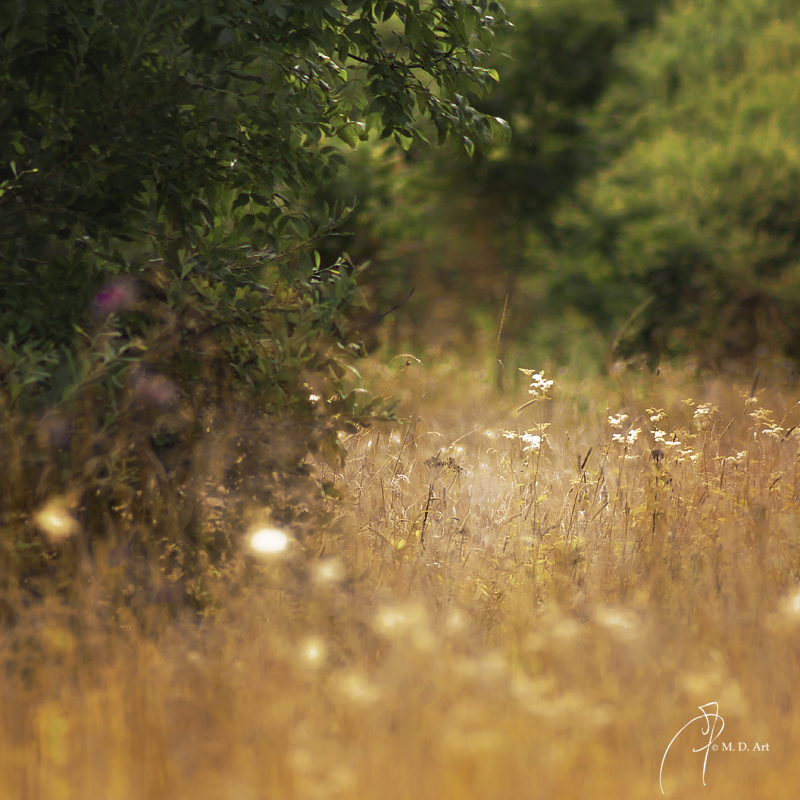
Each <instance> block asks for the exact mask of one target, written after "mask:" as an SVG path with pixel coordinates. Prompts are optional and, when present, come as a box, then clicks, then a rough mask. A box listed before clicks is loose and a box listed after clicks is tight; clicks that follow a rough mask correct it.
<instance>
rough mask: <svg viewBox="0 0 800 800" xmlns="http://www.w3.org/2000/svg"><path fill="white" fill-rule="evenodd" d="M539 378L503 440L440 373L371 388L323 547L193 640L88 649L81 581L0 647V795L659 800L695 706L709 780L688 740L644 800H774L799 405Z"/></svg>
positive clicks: (269, 579) (786, 680)
mask: <svg viewBox="0 0 800 800" xmlns="http://www.w3.org/2000/svg"><path fill="white" fill-rule="evenodd" d="M549 377H554V378H555V386H554V387H552V389H551V390H550V391H549V394H550V395H551V399H546V398H544V397H542V396H540V397H539V399H538V400H537V402H534V403H532V404H530V405H528V406H527V407H526V408H524V409H523V410H522V411H520V412H519V413H517V414H514V413H513V410H514V409H515V408H516V407H518V406H520V405H522V404H523V403H525V402H527V401H528V400H531V399H535V398H532V397H530V396H528V395H527V394H525V391H524V388H523V389H521V391H520V393H519V395H518V396H510V395H506V396H496V395H494V394H493V393H492V392H491V391H490V389H489V388H488V387H487V385H486V384H485V383H482V382H481V380H480V379H479V376H476V375H473V374H470V372H469V370H468V369H466V368H464V367H463V365H455V364H454V365H452V366H451V367H447V366H442V367H440V368H438V369H437V370H435V371H426V370H425V369H423V368H422V367H419V366H418V365H415V364H410V365H409V366H407V368H404V369H403V370H401V372H400V374H399V375H398V376H397V378H396V380H394V379H391V378H390V377H387V376H383V375H381V374H380V370H379V369H378V368H377V367H376V375H375V376H373V379H374V380H376V381H378V382H380V381H383V382H384V385H387V384H388V385H390V390H391V391H392V392H393V393H394V394H395V395H396V397H397V398H398V399H399V400H400V401H401V412H403V413H404V414H405V416H406V417H408V418H409V419H410V420H411V422H410V423H409V424H408V425H406V426H400V427H397V428H395V429H391V428H388V427H387V428H385V429H383V430H380V431H377V430H373V431H366V432H363V433H361V434H358V435H354V436H352V437H351V438H350V439H349V441H348V442H347V445H348V448H349V451H350V458H349V462H348V464H347V467H346V471H345V473H344V476H343V477H344V482H345V483H346V485H347V486H348V489H349V494H348V496H347V497H346V498H345V499H344V500H342V501H340V502H339V504H338V507H337V511H338V516H339V520H338V522H337V523H336V524H334V525H332V526H331V527H330V528H329V529H326V530H323V531H319V532H318V534H317V536H316V537H313V538H312V539H310V540H307V541H306V542H305V543H297V544H296V545H295V546H293V548H290V550H289V551H288V552H287V553H285V554H283V555H282V556H280V557H278V556H276V557H274V558H272V560H270V559H268V558H266V559H262V560H261V561H259V562H255V561H254V560H253V558H252V557H249V556H248V557H247V558H243V559H242V560H241V562H239V563H238V564H237V565H236V566H235V568H233V569H232V570H231V574H230V575H229V576H227V577H225V578H223V577H221V578H220V581H219V586H218V587H217V588H218V591H219V593H220V601H221V602H220V605H219V606H218V610H217V611H216V612H215V614H214V615H209V616H208V617H207V618H206V619H203V620H202V621H200V622H198V621H197V620H196V619H194V618H190V617H188V616H187V617H186V618H184V617H182V616H180V615H179V616H178V617H177V618H176V619H173V618H169V619H168V618H167V617H169V615H168V614H167V613H166V611H165V609H163V608H161V607H159V606H157V605H153V606H151V607H148V608H146V609H145V610H144V611H142V612H141V613H140V615H139V618H138V620H137V619H134V616H133V615H132V614H130V615H129V616H126V615H127V614H128V612H121V613H120V614H119V615H118V618H117V619H116V620H114V621H113V623H112V622H111V621H109V620H108V619H106V617H105V616H104V612H103V609H104V604H103V601H102V594H101V592H100V590H99V588H98V587H99V586H101V585H102V584H103V581H102V579H101V578H102V575H100V574H99V573H101V572H102V571H103V570H110V569H113V568H114V567H110V566H103V561H102V558H100V557H99V556H98V557H96V558H95V559H94V561H93V562H92V563H87V564H86V565H85V567H84V568H85V569H86V571H87V578H93V579H92V580H87V588H86V590H85V592H83V593H82V595H81V596H80V597H79V598H78V599H77V601H76V605H74V606H72V607H65V606H63V605H60V604H59V603H58V602H57V601H56V600H55V599H54V598H50V599H47V598H46V599H45V600H44V601H43V602H41V603H38V604H36V605H34V606H33V607H32V608H31V609H29V611H28V612H27V613H26V614H25V615H23V617H22V618H21V619H20V620H19V621H18V623H17V624H16V625H15V626H13V627H8V628H6V629H5V631H4V632H3V633H1V634H0V637H2V638H0V643H1V644H2V650H3V658H4V662H5V667H6V673H5V676H4V677H3V680H2V682H1V683H0V704H2V715H0V720H1V722H0V787H2V788H0V795H2V796H3V797H8V798H20V800H23V799H24V800H34V799H35V800H38V799H39V798H42V800H59V799H60V798H73V797H74V798H86V797H89V798H104V799H105V800H118V799H119V800H127V799H128V798H136V799H137V800H139V799H141V798H146V799H148V800H150V799H152V800H160V798H170V800H178V798H192V800H205V799H206V798H207V799H208V800H221V799H222V798H232V799H233V798H236V800H251V799H252V800H260V799H261V798H265V799H266V798H270V800H272V799H273V798H295V797H296V798H337V797H341V798H373V797H374V798H381V799H382V800H384V799H385V800H392V798H414V799H415V800H425V799H426V798H431V800H433V799H434V798H436V799H437V800H438V799H439V798H468V797H469V798H471V797H474V798H481V799H482V800H483V799H484V798H486V799H487V800H488V798H498V800H499V798H503V799H504V800H505V799H506V798H527V797H535V798H572V797H575V798H578V797H580V798H584V797H598V798H649V797H657V796H661V794H660V790H659V770H660V767H661V761H662V757H663V756H664V752H665V749H666V747H667V745H668V744H669V742H670V740H671V739H672V737H673V736H674V735H675V734H676V733H678V731H679V730H680V729H681V727H682V726H683V725H685V724H686V723H687V722H689V721H690V720H691V719H692V718H693V717H695V716H697V715H699V713H700V712H699V711H698V710H697V709H698V706H700V705H705V704H708V703H712V702H716V703H718V704H719V714H720V715H721V716H722V717H723V718H724V720H725V729H724V733H723V734H722V736H721V737H720V738H719V739H718V740H717V744H718V745H721V744H722V743H723V742H724V743H728V742H732V743H733V745H734V749H735V750H736V752H724V751H722V748H720V750H719V751H713V752H710V753H709V754H708V756H709V757H708V763H707V767H706V773H705V780H706V784H707V786H706V787H705V788H703V785H702V781H703V756H704V753H703V752H701V753H693V752H692V748H693V747H700V746H702V745H703V744H705V743H706V742H707V741H708V738H707V737H706V738H704V737H703V736H702V735H701V732H700V728H701V727H702V726H701V725H700V724H698V723H695V724H694V725H693V726H692V727H690V728H689V729H688V730H687V731H686V732H684V734H682V735H681V737H680V738H679V739H678V740H677V741H676V743H675V744H674V745H673V747H672V749H671V750H670V753H669V756H668V758H667V761H666V764H665V767H664V773H663V778H664V789H665V791H666V794H667V795H668V796H672V797H700V796H702V797H704V798H717V797H719V798H723V797H724V798H731V797H738V798H755V797H769V798H771V799H775V800H777V799H778V798H794V797H796V796H798V792H799V791H800V773H798V771H797V769H796V767H795V766H794V762H793V759H794V755H795V752H796V750H797V747H798V745H800V717H798V715H797V713H796V708H795V702H796V701H795V699H794V698H795V697H796V696H797V690H798V688H799V686H798V662H799V660H800V593H798V579H799V578H800V550H799V546H800V541H799V539H798V533H799V532H800V528H799V527H798V495H797V489H798V446H799V443H800V440H799V439H798V437H797V435H796V434H797V430H796V429H792V426H794V425H796V424H798V422H799V421H800V413H798V411H797V410H796V409H798V408H799V407H798V406H797V405H796V401H797V397H796V396H794V394H793V393H792V392H791V390H789V389H781V390H779V389H777V388H775V389H769V390H766V391H762V392H759V393H758V394H757V396H756V398H755V399H750V398H749V392H748V391H747V389H749V388H750V387H742V388H744V389H745V391H744V392H743V394H740V391H739V388H737V387H735V386H732V385H731V384H730V382H725V381H722V380H717V381H708V382H705V383H700V382H697V381H695V380H693V379H692V378H690V377H688V376H686V375H683V374H679V373H672V372H669V371H663V372H662V373H661V374H660V375H659V376H655V377H653V376H650V377H642V376H633V377H625V376H620V377H618V378H617V379H615V380H613V381H612V380H607V381H602V382H601V381H597V382H588V381H587V382H584V383H581V384H579V383H576V382H574V381H573V382H570V378H569V376H568V375H560V376H550V375H545V378H549ZM690 398H693V399H690ZM703 404H711V405H710V406H704V405H703ZM648 409H651V411H648ZM662 412H664V416H661V414H662ZM619 415H627V417H628V418H627V419H625V420H622V419H619V420H618V427H616V428H615V427H613V426H612V425H611V424H610V423H609V419H608V418H609V416H613V417H619ZM651 417H654V418H658V417H661V418H660V419H654V420H652V421H651ZM632 429H633V430H636V429H641V430H640V432H639V433H638V436H634V435H632V434H631V433H630V431H631V430H632ZM657 431H663V432H664V433H663V435H660V434H656V432H657ZM526 432H528V433H529V438H528V439H525V440H523V439H520V438H518V437H516V436H515V437H514V438H510V437H511V435H512V434H523V433H526ZM615 435H616V437H617V440H616V441H615V440H614V436H615ZM533 436H543V437H544V438H543V442H542V443H541V446H540V447H539V449H538V452H537V451H536V442H535V439H533V438H531V437H533ZM634 440H635V441H634ZM526 447H530V448H531V449H530V450H528V451H527V452H526V450H525V448H526ZM237 570H238V572H237ZM236 575H238V576H239V579H238V584H237V583H233V584H232V583H231V576H236ZM223 593H226V594H224V595H223ZM739 742H745V743H746V744H747V746H748V747H749V748H750V749H749V750H748V751H747V752H738V747H739V744H738V743H739ZM756 743H758V744H759V745H764V744H768V746H769V750H768V751H766V752H761V751H758V752H754V749H753V746H754V744H756Z"/></svg>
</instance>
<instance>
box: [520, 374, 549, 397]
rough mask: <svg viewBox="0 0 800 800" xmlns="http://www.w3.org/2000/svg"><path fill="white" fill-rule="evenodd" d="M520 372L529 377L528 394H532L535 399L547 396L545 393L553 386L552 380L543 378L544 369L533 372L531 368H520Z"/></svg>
mask: <svg viewBox="0 0 800 800" xmlns="http://www.w3.org/2000/svg"><path fill="white" fill-rule="evenodd" d="M520 372H522V373H523V374H524V375H527V376H528V377H529V378H530V379H531V385H530V388H529V389H528V394H530V395H533V396H534V397H535V398H536V399H537V400H544V399H545V398H546V397H547V393H548V392H549V391H550V389H552V388H553V381H552V380H546V379H545V377H544V370H542V371H541V372H535V371H534V370H532V369H522V368H520Z"/></svg>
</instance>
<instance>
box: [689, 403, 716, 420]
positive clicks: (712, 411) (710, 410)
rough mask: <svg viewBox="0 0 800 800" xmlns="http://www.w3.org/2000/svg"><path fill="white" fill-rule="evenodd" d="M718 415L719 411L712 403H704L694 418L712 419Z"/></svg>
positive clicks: (698, 407)
mask: <svg viewBox="0 0 800 800" xmlns="http://www.w3.org/2000/svg"><path fill="white" fill-rule="evenodd" d="M716 414H719V409H718V408H717V407H716V406H713V405H711V403H703V404H702V405H699V406H697V408H696V409H695V410H694V418H695V419H698V420H703V419H711V417H713V416H715V415H716Z"/></svg>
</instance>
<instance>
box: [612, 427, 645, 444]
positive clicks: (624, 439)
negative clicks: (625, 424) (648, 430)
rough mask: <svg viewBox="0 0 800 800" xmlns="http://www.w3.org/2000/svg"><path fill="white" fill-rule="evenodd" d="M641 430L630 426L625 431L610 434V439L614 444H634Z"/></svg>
mask: <svg viewBox="0 0 800 800" xmlns="http://www.w3.org/2000/svg"><path fill="white" fill-rule="evenodd" d="M641 432H642V429H641V428H631V429H630V430H629V431H628V432H627V433H615V434H613V435H612V436H611V441H612V442H615V443H616V444H624V445H626V446H627V445H630V444H635V443H636V440H637V439H638V438H639V434H640V433H641Z"/></svg>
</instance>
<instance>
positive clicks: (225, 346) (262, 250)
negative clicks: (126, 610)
mask: <svg viewBox="0 0 800 800" xmlns="http://www.w3.org/2000/svg"><path fill="white" fill-rule="evenodd" d="M490 5H491V8H490ZM505 24H506V23H505V16H504V12H503V9H502V7H500V6H498V5H497V4H495V3H492V4H488V3H486V2H481V3H478V4H477V5H464V4H457V5H455V6H452V5H450V4H444V3H424V4H420V3H419V2H416V1H413V2H409V3H396V2H385V0H376V2H370V1H369V0H368V1H367V2H365V1H364V0H350V1H349V2H346V3H345V2H338V1H337V0H332V2H330V3H317V2H308V1H307V0H276V1H275V2H270V3H265V4H258V5H257V4H254V3H252V2H250V0H225V2H221V3H217V4H214V5H213V6H211V5H205V6H203V5H198V4H197V3H193V2H188V0H170V2H145V3H128V2H125V0H109V2H106V3H104V4H103V3H100V4H97V3H89V2H84V3H79V4H77V5H76V4H74V3H66V2H55V3H53V2H49V1H48V2H45V0H38V1H37V0H34V2H30V3H26V4H16V5H14V6H10V7H7V8H6V7H4V9H3V10H2V11H0V41H2V45H0V87H2V96H3V98H4V101H5V104H4V106H3V108H2V112H0V114H2V116H1V117H0V153H2V157H1V158H2V160H0V287H2V292H0V341H2V342H3V343H4V346H3V355H2V363H0V407H2V408H3V411H4V414H3V423H2V424H3V429H2V437H3V441H4V446H5V447H6V448H7V449H8V452H9V453H10V454H11V456H10V457H9V459H7V460H6V462H5V463H4V464H3V466H2V470H3V473H4V474H3V478H4V479H3V481H2V484H3V486H2V489H0V497H1V498H2V514H3V526H4V534H3V550H4V553H5V555H4V557H3V560H4V562H5V565H6V566H8V567H10V571H9V572H8V574H9V575H10V578H9V581H10V583H11V584H13V583H15V582H17V583H19V582H22V583H23V584H24V583H26V582H27V581H29V580H32V579H33V576H47V575H49V574H50V573H49V571H48V570H50V568H51V567H52V565H53V563H54V559H55V561H59V560H62V561H63V560H64V559H66V561H64V565H65V570H66V571H65V575H68V576H69V575H72V576H74V574H75V571H74V564H72V562H71V561H70V560H69V559H68V558H67V557H66V556H65V555H64V553H66V552H67V550H68V549H69V548H68V547H66V545H65V546H63V547H61V548H60V549H59V548H56V549H53V548H52V547H50V546H49V545H50V544H52V542H53V541H54V540H56V539H61V538H63V537H62V536H61V535H60V534H61V533H63V531H65V530H68V531H70V532H75V531H78V530H81V531H83V537H82V540H83V546H84V547H85V548H87V551H90V550H91V549H92V548H93V547H94V546H95V542H94V540H95V539H96V538H97V537H99V538H100V539H103V538H104V537H106V538H109V537H110V539H111V540H116V541H122V542H127V543H128V544H127V545H126V546H131V547H133V546H134V544H133V543H134V542H135V543H136V544H135V547H137V548H140V549H141V550H142V553H143V554H144V553H145V551H147V553H146V554H147V557H148V558H149V559H150V560H151V562H152V559H153V558H155V557H156V554H158V558H161V559H163V558H167V557H168V556H169V558H172V556H171V555H169V554H170V553H173V549H174V548H177V549H178V551H180V555H179V556H176V558H178V560H179V561H181V563H182V564H184V567H182V570H183V573H184V577H185V578H186V579H187V580H188V577H187V576H191V575H193V574H194V572H195V571H194V567H193V566H191V565H192V564H193V565H200V567H202V566H203V564H204V563H205V561H204V558H203V553H205V554H206V556H210V557H211V561H212V562H215V563H221V560H222V559H223V558H224V557H225V554H226V553H227V552H229V549H230V548H229V544H230V542H227V541H223V540H222V539H220V538H219V537H216V538H215V536H216V535H215V536H210V535H207V533H206V527H207V525H206V518H207V517H208V516H209V515H208V513H207V510H204V509H205V506H202V504H203V503H204V502H205V498H206V496H207V488H208V486H209V485H211V484H213V485H214V486H217V485H221V486H223V488H224V489H225V490H226V491H234V490H235V491H236V492H239V494H240V499H241V501H242V502H243V503H245V502H246V503H247V504H248V505H254V504H255V505H258V504H261V505H262V506H267V507H269V508H271V509H272V512H273V514H274V515H275V516H276V518H277V519H279V520H280V521H283V522H285V523H287V524H288V523H289V522H298V521H301V522H302V520H303V519H304V516H303V515H306V516H308V515H309V514H311V513H312V512H311V510H310V507H311V506H313V505H314V503H315V502H316V500H318V499H319V498H320V497H321V496H324V495H325V494H326V493H328V492H329V489H330V487H327V486H324V485H322V484H321V483H320V481H318V480H316V479H315V478H314V477H313V471H312V469H311V467H310V465H309V463H308V458H309V456H310V455H314V454H315V453H316V454H320V455H321V456H322V457H324V458H327V459H329V460H334V461H335V460H338V459H340V458H341V457H342V456H343V452H342V448H341V446H340V445H339V442H338V438H337V434H338V433H339V432H340V431H342V430H346V429H351V428H353V427H354V426H355V427H358V426H363V425H367V424H369V423H370V422H371V421H373V420H375V419H378V418H382V416H381V415H382V413H383V412H382V411H381V409H380V408H379V407H378V405H377V404H375V403H371V402H370V401H368V400H367V401H364V402H361V398H362V397H363V396H364V395H363V394H362V393H358V392H357V393H353V392H352V391H351V388H352V386H351V385H350V384H348V381H347V380H346V376H347V375H348V374H349V373H348V370H349V369H350V367H349V361H350V360H351V359H352V357H354V356H356V355H358V354H359V352H360V349H359V347H358V344H357V342H356V341H355V337H354V336H353V335H351V333H350V332H349V331H348V326H347V324H346V322H345V314H346V312H347V310H348V308H349V307H350V306H351V305H352V304H353V303H358V302H361V300H360V298H359V293H358V289H357V285H356V278H357V275H358V272H359V270H358V269H357V268H356V266H354V265H353V264H352V263H350V262H348V261H347V260H346V259H343V258H340V259H338V260H336V261H335V262H333V263H332V264H328V265H325V266H324V267H323V265H322V262H321V260H320V258H319V256H318V255H316V253H315V252H314V249H313V247H314V243H315V242H316V241H317V240H318V239H319V238H320V237H321V236H323V235H325V234H327V233H328V232H330V231H331V230H333V229H334V228H335V227H336V226H337V225H338V224H340V223H341V221H342V219H343V218H344V216H345V215H346V213H347V212H346V209H343V208H342V207H337V208H330V207H326V206H324V205H322V206H320V207H314V206H313V198H314V194H315V192H316V191H317V189H318V188H319V187H320V186H323V185H324V184H325V183H326V182H327V181H329V180H330V179H331V177H332V176H333V175H334V174H335V171H336V170H337V168H338V167H339V166H340V164H341V162H342V156H341V146H344V145H347V146H351V147H355V146H356V145H357V143H358V142H359V140H362V139H366V138H368V137H369V136H370V134H371V133H372V134H373V135H375V136H376V137H379V138H380V137H382V138H389V137H393V138H394V139H395V140H396V141H397V142H398V143H400V144H402V145H403V146H406V147H408V146H410V145H411V143H413V142H414V141H417V140H420V137H422V136H424V134H423V132H422V129H421V128H420V126H419V124H418V121H417V120H418V117H419V116H421V115H424V116H427V117H428V118H429V119H430V120H431V121H432V124H433V126H434V128H435V130H436V132H437V134H438V136H439V138H440V139H441V138H445V137H446V136H447V135H448V134H452V135H453V136H454V137H455V140H456V142H457V144H458V145H459V146H460V147H461V148H462V149H466V150H469V151H471V150H473V149H474V147H475V146H476V144H481V143H483V142H486V141H489V140H490V138H491V136H492V135H493V133H497V132H500V131H501V126H500V124H499V123H498V122H497V121H495V120H490V119H487V118H486V117H484V116H483V115H480V114H478V113H476V112H475V111H474V109H473V108H472V107H471V106H470V105H469V104H468V103H466V101H465V100H464V97H465V96H466V94H467V93H468V92H476V91H481V90H485V89H487V88H488V87H489V86H490V85H491V84H492V83H493V82H494V80H495V78H496V76H495V75H494V73H492V72H491V71H490V70H487V69H485V68H482V67H480V66H479V62H480V59H481V57H482V55H483V52H484V50H486V49H487V48H488V47H489V46H490V45H491V43H492V38H493V36H494V30H495V29H500V28H503V27H504V26H505ZM387 36H391V37H393V38H392V47H391V49H389V48H388V47H387V44H386V37H387ZM398 45H399V46H398ZM337 142H338V144H337ZM218 482H219V483H218ZM53 497H55V498H56V500H54V501H53V502H55V503H56V505H55V506H50V505H48V503H49V500H48V498H51V499H52V498H53ZM56 501H57V502H56ZM36 509H39V511H38V515H37V513H36ZM43 509H44V510H43ZM48 509H49V510H48ZM53 509H55V511H53ZM240 511H241V509H238V510H234V511H233V513H232V516H233V518H234V521H235V518H236V516H237V514H239V513H240ZM51 512H52V513H51ZM241 513H245V511H241ZM42 515H44V516H42ZM48 520H49V522H48ZM53 520H56V521H55V522H53ZM58 520H61V522H59V521H58ZM37 527H38V532H37ZM300 528H302V525H301V526H300ZM300 528H298V533H300V532H301V531H300ZM42 532H44V534H45V536H44V538H42V536H41V534H42ZM48 536H49V540H50V541H49V543H48V540H47V539H48ZM79 538H81V537H79ZM223 538H224V537H223ZM80 546H81V545H80V543H79V542H78V540H77V539H75V540H74V541H73V542H72V544H71V545H70V547H74V548H78V549H80ZM190 562H191V564H190ZM153 563H154V562H153ZM201 572H202V570H201ZM194 593H195V594H197V592H196V591H195V592H194Z"/></svg>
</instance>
